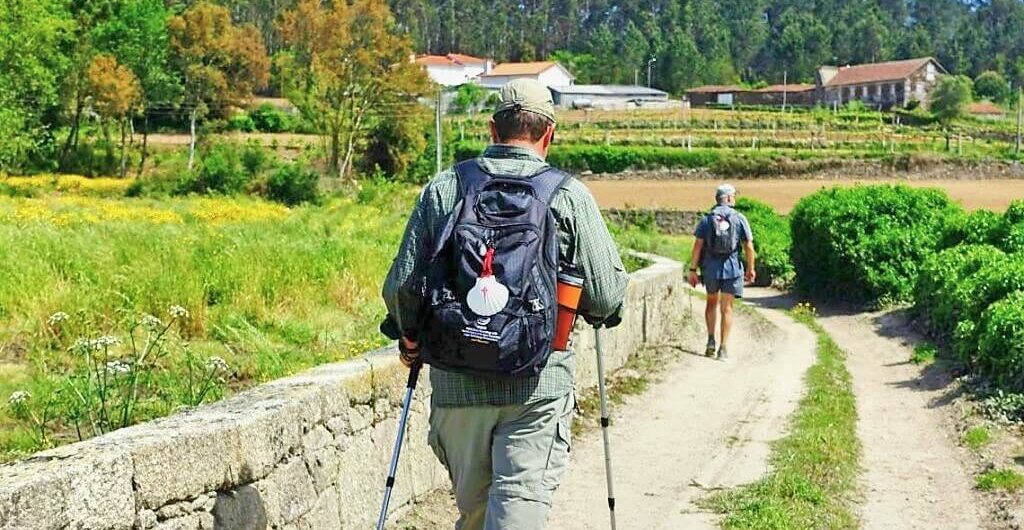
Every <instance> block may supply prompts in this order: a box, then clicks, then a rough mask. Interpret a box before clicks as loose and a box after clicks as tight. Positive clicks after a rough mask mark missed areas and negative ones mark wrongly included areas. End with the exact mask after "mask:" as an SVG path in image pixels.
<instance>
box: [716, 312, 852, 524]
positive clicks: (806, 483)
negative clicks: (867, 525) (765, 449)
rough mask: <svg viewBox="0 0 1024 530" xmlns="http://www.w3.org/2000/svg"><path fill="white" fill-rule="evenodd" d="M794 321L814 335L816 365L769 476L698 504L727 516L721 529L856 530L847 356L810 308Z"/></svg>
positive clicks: (777, 448)
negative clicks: (802, 529)
mask: <svg viewBox="0 0 1024 530" xmlns="http://www.w3.org/2000/svg"><path fill="white" fill-rule="evenodd" d="M792 316H793V318H794V319H796V320H797V321H799V322H801V323H803V324H805V325H807V326H808V327H810V328H811V329H812V330H814V332H815V333H816V334H817V335H818V351H817V356H818V360H817V362H816V363H815V365H814V366H812V367H811V368H810V369H809V370H808V371H807V375H806V385H807V392H806V395H805V396H804V397H803V399H801V400H800V403H799V405H798V407H797V410H796V412H795V413H794V416H793V418H792V427H791V430H790V433H789V434H788V435H787V436H786V437H784V438H782V439H781V440H779V441H777V442H776V443H775V444H774V447H773V448H772V454H771V457H770V464H771V472H770V473H769V474H768V476H766V477H765V478H763V479H761V480H759V481H757V482H755V483H753V484H748V485H746V486H742V487H740V488H737V489H733V490H729V491H723V492H720V493H716V494H714V495H711V496H710V497H708V498H706V499H704V500H703V501H702V502H701V504H702V505H703V506H704V507H706V508H710V509H713V510H715V511H717V512H719V513H721V514H724V515H725V518H724V519H723V520H722V527H723V528H726V529H748V528H749V529H757V530H771V529H780V530H781V529H792V528H822V529H823V528H828V529H854V528H857V527H858V520H857V516H856V515H855V513H854V511H853V508H852V506H853V502H852V499H853V495H854V493H855V492H856V488H857V485H856V478H857V473H858V471H859V459H860V454H861V447H860V441H859V440H858V439H857V432H856V422H857V409H856V403H855V399H854V395H853V388H852V382H851V377H850V373H849V372H848V371H847V370H846V366H845V357H846V354H845V353H844V352H843V351H842V350H841V349H839V347H838V346H837V345H836V343H835V342H833V341H832V339H831V338H830V337H829V336H828V334H827V333H825V331H824V329H822V328H821V326H820V325H819V324H818V323H817V322H816V321H815V319H814V313H813V310H809V309H807V308H806V306H799V307H798V308H797V309H796V310H794V311H793V312H792Z"/></svg>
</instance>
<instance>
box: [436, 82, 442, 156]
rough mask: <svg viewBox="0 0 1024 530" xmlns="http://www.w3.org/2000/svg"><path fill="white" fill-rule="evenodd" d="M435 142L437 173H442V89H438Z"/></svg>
mask: <svg viewBox="0 0 1024 530" xmlns="http://www.w3.org/2000/svg"><path fill="white" fill-rule="evenodd" d="M434 140H435V142H436V143H437V173H438V174H440V173H441V154H442V153H441V150H442V143H441V140H442V139H441V89H440V88H438V89H437V113H436V115H435V117H434Z"/></svg>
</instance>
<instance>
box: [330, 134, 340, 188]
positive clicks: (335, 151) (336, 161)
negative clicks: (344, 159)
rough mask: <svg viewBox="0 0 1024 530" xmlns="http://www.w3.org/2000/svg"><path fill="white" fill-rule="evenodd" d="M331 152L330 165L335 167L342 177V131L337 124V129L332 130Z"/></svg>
mask: <svg viewBox="0 0 1024 530" xmlns="http://www.w3.org/2000/svg"><path fill="white" fill-rule="evenodd" d="M330 152H331V155H330V156H331V158H330V164H329V165H330V167H332V168H334V170H335V171H338V176H339V177H340V176H341V160H340V158H341V132H339V131H338V129H337V126H335V129H334V130H333V131H331V147H330Z"/></svg>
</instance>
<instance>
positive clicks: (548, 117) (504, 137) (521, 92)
mask: <svg viewBox="0 0 1024 530" xmlns="http://www.w3.org/2000/svg"><path fill="white" fill-rule="evenodd" d="M499 97H500V99H499V102H498V106H497V108H495V110H494V115H493V116H492V120H493V121H494V130H495V134H496V135H497V138H498V141H500V142H509V141H512V140H522V141H528V142H537V141H539V140H540V139H541V138H542V137H543V136H544V133H546V132H547V130H548V128H549V127H550V126H552V125H553V124H554V123H555V104H554V102H553V100H552V99H551V91H550V90H548V88H547V87H546V86H544V85H543V84H541V83H540V82H539V81H536V80H533V79H516V80H513V81H509V82H508V83H506V84H505V86H503V87H501V92H500V93H499Z"/></svg>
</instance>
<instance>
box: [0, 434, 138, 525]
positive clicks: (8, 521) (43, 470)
mask: <svg viewBox="0 0 1024 530" xmlns="http://www.w3.org/2000/svg"><path fill="white" fill-rule="evenodd" d="M134 524H135V497H134V495H133V493H132V462H131V459H130V458H129V457H128V455H127V454H125V453H124V452H123V451H116V450H112V451H104V450H100V449H99V448H98V447H97V446H96V445H95V444H90V443H83V444H75V445H71V446H67V447H62V448H59V449H55V450H52V451H46V452H42V453H39V454H37V455H35V456H33V457H32V458H30V459H29V460H27V461H25V462H21V463H18V464H14V465H9V466H3V467H0V530H48V529H55V530H56V529H63V528H76V529H80V530H93V529H96V530H99V529H103V530H108V529H109V530H122V529H123V530H128V529H130V528H132V527H133V526H134Z"/></svg>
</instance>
